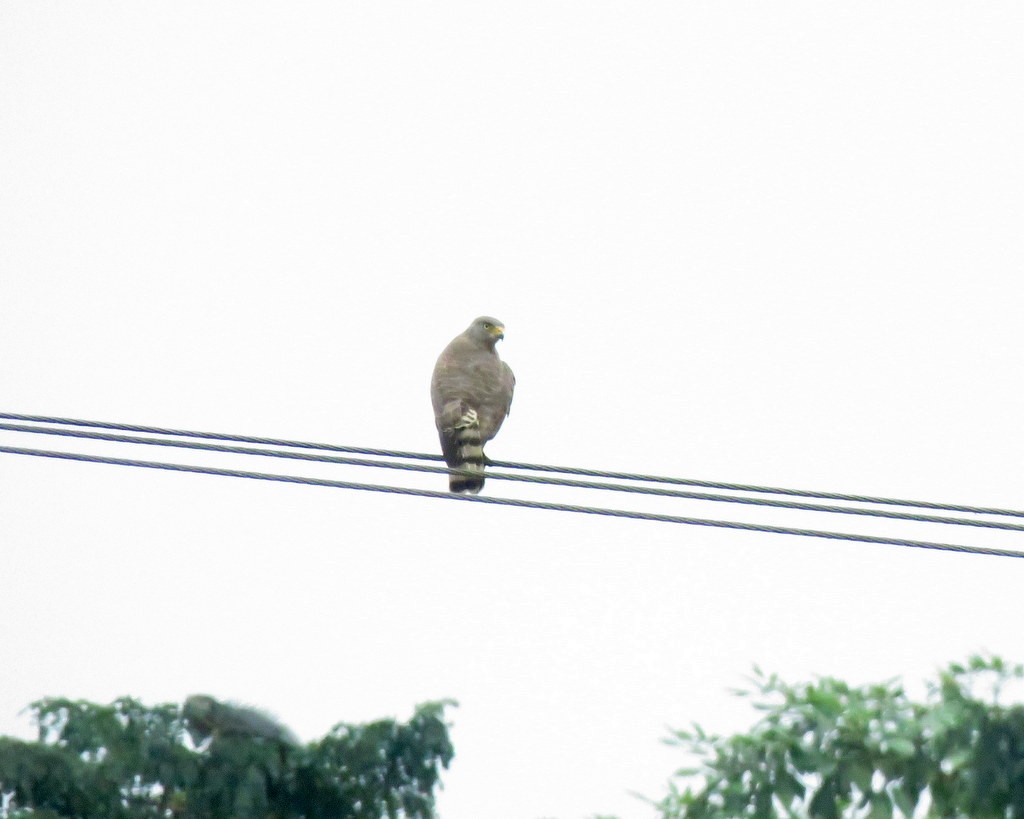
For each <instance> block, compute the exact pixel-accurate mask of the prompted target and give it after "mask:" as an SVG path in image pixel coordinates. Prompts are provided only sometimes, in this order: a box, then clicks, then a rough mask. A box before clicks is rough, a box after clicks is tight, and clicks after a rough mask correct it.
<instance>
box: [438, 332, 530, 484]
mask: <svg viewBox="0 0 1024 819" xmlns="http://www.w3.org/2000/svg"><path fill="white" fill-rule="evenodd" d="M504 337H505V325H503V324H502V323H501V322H500V321H498V320H497V319H496V318H491V317H490V316H481V317H480V318H478V319H474V320H473V323H472V324H470V325H469V327H467V328H466V330H465V332H463V333H462V334H461V335H457V336H456V337H455V338H453V339H452V340H451V343H450V344H449V345H448V346H447V347H445V348H444V351H443V352H442V353H441V355H440V356H438V359H437V364H436V365H435V366H434V375H433V378H431V380H430V400H431V402H432V403H433V405H434V423H435V424H436V425H437V433H438V435H439V436H440V438H441V452H442V453H443V454H444V460H445V462H446V463H447V464H448V466H449V467H450V468H452V469H459V470H462V471H463V472H464V473H470V474H462V475H449V476H448V488H449V489H450V490H451V491H452V492H469V493H471V494H473V495H475V494H476V493H477V492H479V491H480V490H481V489H482V488H483V485H484V463H485V462H486V458H485V456H484V444H486V443H487V442H488V441H489V440H491V438H493V437H494V436H495V435H497V433H498V430H499V429H500V428H501V423H502V421H504V420H505V416H506V415H508V412H509V407H511V405H512V391H513V390H514V389H515V386H516V378H515V376H514V375H512V370H511V369H509V366H508V364H506V363H505V362H504V361H502V360H501V359H500V358H498V351H497V350H495V349H494V346H495V345H496V344H497V343H498V342H499V341H500V340H501V339H503V338H504Z"/></svg>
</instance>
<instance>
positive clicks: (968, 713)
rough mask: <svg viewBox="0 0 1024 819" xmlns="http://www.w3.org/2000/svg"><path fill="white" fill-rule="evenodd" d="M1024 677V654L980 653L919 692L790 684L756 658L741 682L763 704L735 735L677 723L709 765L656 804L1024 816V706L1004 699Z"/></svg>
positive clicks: (715, 811) (714, 812) (680, 736)
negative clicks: (916, 697)
mask: <svg viewBox="0 0 1024 819" xmlns="http://www.w3.org/2000/svg"><path fill="white" fill-rule="evenodd" d="M1022 680H1024V667H1022V666H1019V665H1017V666H1011V665H1008V664H1006V663H1004V662H1003V661H1002V660H1000V659H998V658H982V657H973V658H971V660H970V661H969V662H968V663H966V664H957V663H954V664H952V665H950V666H949V667H948V668H947V669H946V670H944V671H942V672H941V673H940V674H939V678H938V680H937V681H936V682H932V683H929V686H928V695H927V697H926V700H925V702H915V701H913V700H912V699H911V698H910V697H909V696H908V695H907V694H906V692H905V691H904V690H903V687H902V686H901V685H900V684H898V683H897V682H887V683H882V684H879V685H869V686H864V687H860V688H857V687H853V686H850V685H848V684H847V683H845V682H842V681H841V680H836V679H832V678H823V679H819V680H816V681H814V682H810V683H801V684H797V685H790V684H787V683H784V682H782V681H781V680H779V679H778V678H777V677H776V676H775V675H772V676H765V675H764V674H762V673H761V672H760V670H758V669H755V677H754V679H753V683H754V690H753V691H738V692H736V693H737V694H739V695H741V696H749V695H751V694H753V695H755V696H756V697H757V701H756V702H755V708H757V709H759V710H761V711H763V712H764V716H763V717H762V718H761V720H760V721H758V722H757V724H755V725H754V727H753V728H752V729H751V730H750V731H749V732H748V733H745V734H738V735H735V736H731V737H720V736H711V735H708V734H706V733H704V731H702V730H701V729H700V727H698V726H695V728H694V730H693V731H679V732H677V733H676V734H675V736H674V738H673V739H671V740H669V741H670V743H672V744H676V745H681V746H683V747H686V748H688V749H689V750H690V752H691V753H693V754H694V755H696V756H697V757H698V759H699V760H700V765H699V766H698V767H696V768H692V769H687V770H682V771H678V772H677V774H676V779H675V780H674V781H673V782H671V783H670V793H669V795H668V796H667V797H665V799H664V800H662V801H661V802H660V803H659V804H658V807H659V809H660V810H661V812H662V815H663V817H664V819H727V818H728V819H733V817H755V818H756V819H773V817H811V818H812V819H819V818H820V819H840V817H844V818H845V817H857V818H858V819H859V817H870V819H879V818H881V819H889V817H905V818H907V819H909V817H915V819H917V818H918V817H923V816H926V817H929V818H930V817H943V819H946V818H947V817H948V818H949V819H953V818H954V817H957V818H958V817H970V819H989V818H990V817H991V818H992V819H995V817H1000V819H1014V818H1020V817H1024V706H1021V705H1019V704H1012V705H1005V704H1001V703H1000V695H1001V694H1003V693H1005V691H1006V689H1007V687H1008V686H1009V685H1011V684H1013V685H1015V687H1017V688H1018V689H1019V686H1020V684H1021V681H1022ZM1015 693H1017V695H1018V696H1019V694H1020V692H1019V690H1017V691H1016V692H1015Z"/></svg>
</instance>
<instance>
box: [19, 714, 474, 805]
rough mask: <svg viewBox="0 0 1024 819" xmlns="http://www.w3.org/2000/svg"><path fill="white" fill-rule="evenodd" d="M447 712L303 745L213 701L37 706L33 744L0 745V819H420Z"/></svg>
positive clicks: (446, 747) (446, 743)
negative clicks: (36, 731)
mask: <svg viewBox="0 0 1024 819" xmlns="http://www.w3.org/2000/svg"><path fill="white" fill-rule="evenodd" d="M452 704H453V703H452V702H451V701H442V702H432V703H426V704H424V705H421V706H419V707H417V708H416V711H415V713H414V715H413V717H412V719H410V720H409V722H407V723H399V722H396V721H394V720H379V721H377V722H372V723H369V724H366V725H346V724H338V725H336V726H335V727H334V728H332V729H331V730H330V731H329V732H328V734H327V735H326V736H324V737H323V738H322V739H320V740H317V741H316V742H311V743H310V744H308V745H305V746H302V745H299V744H298V743H297V740H296V739H295V737H294V735H292V734H291V732H290V731H288V730H287V729H286V728H284V727H283V726H281V725H279V724H278V723H277V722H276V721H275V720H273V719H272V718H270V717H269V716H267V715H266V714H263V713H262V712H260V711H258V710H256V709H253V708H248V707H244V706H235V705H231V704H227V703H220V702H218V701H216V700H214V699H213V698H211V697H204V696H197V697H190V698H189V700H187V701H186V704H185V706H184V707H179V706H178V705H173V704H170V705H156V706H152V707H147V706H144V705H143V704H142V703H140V702H139V701H137V700H134V699H131V698H128V697H125V698H122V699H118V700H115V701H114V702H113V703H111V704H110V705H97V704H95V703H90V702H83V701H73V700H67V699H47V700H40V701H39V702H36V703H33V705H32V706H31V708H32V711H33V714H34V717H35V720H36V722H37V724H38V726H39V738H38V740H37V741H34V742H26V741H22V740H17V739H13V738H10V737H0V799H2V801H0V817H3V818H4V819H8V817H9V818H10V819H14V817H22V816H24V817H28V816H32V817H35V818H36V819H144V818H145V819H149V818H150V817H153V818H154V819H155V818H156V817H161V819H163V818H164V817H167V818H169V819H170V818H171V817H173V818H175V819H221V818H222V817H223V818H224V819H227V818H228V817H231V819H250V817H252V819H256V818H257V817H258V819H328V817H330V818H331V819H335V818H336V817H342V816H344V817H352V819H381V817H389V819H396V818H397V817H408V819H429V817H433V815H434V788H435V787H436V786H438V785H439V782H440V773H441V769H442V768H447V767H448V764H449V762H450V761H451V759H452V756H453V753H454V752H453V749H452V745H451V742H450V740H449V737H448V726H447V724H446V722H445V721H444V709H445V707H447V706H449V705H452Z"/></svg>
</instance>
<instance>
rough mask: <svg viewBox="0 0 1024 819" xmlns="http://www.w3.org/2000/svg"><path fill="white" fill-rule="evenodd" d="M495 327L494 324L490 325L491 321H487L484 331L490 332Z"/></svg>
mask: <svg viewBox="0 0 1024 819" xmlns="http://www.w3.org/2000/svg"><path fill="white" fill-rule="evenodd" d="M493 326H494V325H493V324H491V323H490V322H489V321H485V322H484V329H485V330H490V329H491V328H492V327H493Z"/></svg>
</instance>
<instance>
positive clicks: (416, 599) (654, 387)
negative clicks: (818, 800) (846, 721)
mask: <svg viewBox="0 0 1024 819" xmlns="http://www.w3.org/2000/svg"><path fill="white" fill-rule="evenodd" d="M1022 37H1024V6H1022V5H1021V4H1020V3H1018V2H998V1H997V2H988V3H948V2H936V1H935V0H927V1H925V0H922V1H921V2H899V1H898V0H896V1H895V2H894V1H891V0H890V2H885V3H856V4H853V3H848V4H839V3H821V2H816V3H811V2H805V3H793V2H779V3H761V2H745V3H740V2H737V3H732V2H729V3H692V2H621V3H618V2H616V3H611V2H600V1H599V2H586V3H584V2H543V3H541V2H516V3H479V2H460V3H452V2H430V3H409V2H407V3H397V2H387V0H384V1H383V2H382V1H381V0H377V1H376V2H372V3H370V2H346V3H331V2H308V3H298V4H296V3H283V2H280V3H268V2H250V1H249V0H247V1H246V2H227V1H225V2H201V3H199V2H173V3H172V2H149V3H127V2H125V3H113V2H93V1H92V0H79V2H76V3H60V2H46V1H41V0H33V2H11V1H10V0H9V1H8V2H5V3H3V4H2V5H0V351H2V352H0V409H2V410H3V411H7V412H23V413H39V414H54V415H65V416H72V417H82V418H94V419H103V420H114V421H125V422H134V423H142V424H154V425H164V426H172V427H180V428H193V429H209V430H218V431H227V432H241V433H249V434H257V435H260V434H262V435H273V436H279V437H289V438H298V439H308V440H323V441H332V442H336V443H342V444H354V445H367V446H377V447H390V448H400V449H411V450H419V451H434V450H435V449H436V448H437V442H436V438H435V433H434V428H433V421H432V415H431V410H430V402H429V397H428V382H429V376H430V370H431V368H432V366H433V362H434V359H435V358H436V356H437V354H438V352H439V351H440V350H441V348H442V347H443V346H444V345H445V344H446V343H447V342H448V340H449V339H450V338H451V337H452V336H454V335H455V334H456V333H458V332H460V331H461V330H462V329H463V327H464V326H465V325H466V324H468V323H469V321H470V319H472V318H473V317H474V316H476V315H479V314H481V313H487V314H491V315H495V316H498V317H499V318H501V319H502V320H503V321H504V322H505V323H506V325H507V338H506V341H505V342H503V344H502V346H501V353H502V355H503V357H504V358H505V359H506V360H507V361H509V362H510V364H511V365H512V367H513V369H514V370H515V372H516V375H517V378H518V387H517V394H516V399H515V403H514V405H513V410H512V415H511V417H510V418H509V420H508V421H507V423H506V425H505V428H504V429H503V430H502V432H501V433H500V435H499V436H498V438H497V439H496V440H495V441H494V442H493V443H492V444H491V446H490V447H489V454H490V455H491V457H493V458H500V459H509V460H522V461H533V462H545V463H562V464H573V465H580V466H589V467H597V468H606V469H628V470H637V471H644V472H648V473H654V474H668V475H677V476H683V477H692V478H705V479H713V480H726V481H738V482H746V483H762V484H770V485H776V486H793V487H800V488H815V489H827V490H834V491H846V492H857V493H869V494H876V495H886V496H895V497H911V498H923V499H930V500H938V501H957V502H961V503H974V504H985V505H994V506H1009V507H1014V508H1019V507H1021V506H1024V499H1022V497H1021V486H1022V485H1024V438H1022V431H1021V417H1022V411H1024V394H1022V389H1021V366H1022V344H1021V322H1020V316H1021V295H1020V278H1021V271H1022V269H1024V240H1022V229H1021V228H1022V225H1024V150H1022V148H1021V146H1022V145H1024V119H1022V113H1021V111H1022V106H1021V89H1022V88H1024V60H1022V59H1021V42H1022V41H1024V39H1022ZM0 443H5V444H8V445H20V446H37V447H45V446H48V445H49V446H50V448H54V449H58V448H70V447H73V446H74V447H75V448H76V449H77V450H78V451H83V452H103V453H107V454H115V455H121V456H124V457H142V458H163V459H165V460H172V459H177V460H180V461H182V462H184V463H207V464H212V465H223V466H239V467H241V468H248V469H264V470H267V471H277V472H286V471H289V470H290V471H292V472H294V473H295V474H302V475H324V476H330V477H338V478H347V479H352V480H368V481H374V482H385V481H389V480H390V481H394V482H402V483H405V484H406V485H414V486H423V487H427V488H443V487H444V485H445V480H444V478H443V477H437V476H413V477H404V478H403V477H402V476H397V477H396V476H393V475H390V474H388V473H383V472H381V471H376V472H375V473H371V472H368V471H363V472H359V471H356V470H347V471H346V470H344V469H340V468H320V469H317V468H314V467H313V466H303V465H301V464H300V465H298V466H289V465H288V464H287V463H285V464H282V463H277V462H270V461H267V462H258V463H251V462H249V461H245V460H243V459H240V458H235V459H232V458H217V457H215V456H205V457H204V456H202V455H196V454H189V453H184V454H175V453H173V452H163V451H160V452H152V451H148V452H142V451H138V450H132V449H130V448H127V447H125V448H117V447H115V446H101V445H85V444H82V445H77V446H75V445H74V444H72V443H69V442H62V441H47V440H45V439H39V438H38V436H31V437H30V436H27V435H15V434H12V433H5V434H3V435H0ZM485 491H486V492H487V493H489V494H491V495H505V496H515V497H535V498H540V499H551V500H561V499H567V500H571V501H579V502H583V503H600V504H603V505H610V506H616V505H617V506H620V507H621V506H630V507H632V508H650V509H658V510H660V511H665V512H670V513H676V514H683V515H695V516H701V517H711V518H726V519H734V520H758V521H763V522H767V523H775V524H783V525H792V526H805V527H811V528H825V529H838V530H841V531H860V532H872V533H877V534H893V535H898V536H906V537H914V538H920V539H931V540H944V541H954V542H961V543H975V544H981V545H1010V546H1016V547H1019V548H1021V549H1024V537H1020V536H1017V537H1014V536H1010V535H1007V534H1005V533H999V532H986V531H984V530H971V529H960V528H953V527H944V528H939V527H935V526H920V525H916V526H915V525H897V524H895V523H892V522H886V521H880V522H879V521H875V522H871V521H862V520H859V519H857V518H849V517H846V516H843V517H839V516H824V515H820V514H816V513H789V514H780V513H775V512H771V511H770V510H769V511H765V512H760V513H758V512H752V511H750V510H746V509H743V508H732V507H731V506H728V505H724V504H699V503H694V502H684V501H676V502H671V503H666V502H660V503H658V502H645V501H644V499H630V498H625V499H622V498H615V497H610V498H609V497H600V498H596V497H592V496H589V495H581V494H580V493H574V492H564V493H557V492H554V491H546V490H543V489H530V488H528V487H525V488H524V487H517V486H507V485H502V484H500V483H498V482H496V481H492V482H490V483H489V484H488V486H487V488H486V490H485ZM648 500H649V499H648ZM0 567H2V568H0V574H2V580H0V587H2V593H0V653H2V657H3V671H2V676H0V732H8V733H17V734H27V732H28V725H27V722H26V720H25V717H24V716H19V712H20V711H21V709H23V708H24V706H25V705H26V704H27V703H29V702H30V701H32V700H34V699H36V698H38V697H41V696H45V695H67V696H71V697H82V698H88V699H93V700H99V701H109V700H110V699H112V698H114V697H117V696H119V695H123V694H130V695H133V696H137V697H140V698H142V699H143V700H145V701H147V702H163V701H177V700H181V699H182V698H184V697H185V696H186V695H188V694H189V693H193V692H197V691H205V692H209V693H211V694H213V695H215V696H218V697H222V698H228V699H237V700H241V701H245V702H250V703H254V704H258V705H260V706H263V707H266V708H268V709H270V710H271V711H273V712H275V713H276V714H277V715H279V716H280V717H281V718H282V719H283V720H284V721H285V722H287V723H288V724H289V725H291V726H292V727H293V728H294V729H295V730H296V731H297V732H298V733H299V734H300V735H301V736H303V737H304V738H306V739H312V738H314V737H317V736H319V735H321V734H323V733H324V732H325V731H326V730H327V729H328V728H329V727H330V726H331V725H332V724H333V723H334V722H336V721H339V720H345V721H362V720H369V719H374V718H377V717H380V716H386V715H394V716H398V717H400V718H405V717H407V716H408V715H409V714H410V712H411V709H412V706H413V704H414V703H417V702H421V701H424V700H427V699H433V698H441V697H454V698H457V699H458V700H459V701H460V702H461V706H460V707H459V708H458V709H457V710H455V711H453V712H451V716H452V718H453V721H454V728H453V737H454V742H455V745H456V750H457V757H456V759H455V760H454V763H453V766H452V768H451V770H450V771H449V772H448V773H447V775H446V776H445V784H446V789H445V790H444V792H443V794H442V795H441V797H440V801H439V808H440V812H441V815H442V817H443V819H480V817H487V818H488V819H540V817H558V819H582V817H585V816H589V815H591V814H594V813H597V812H602V813H613V812H614V813H617V814H619V815H620V816H621V817H622V818H623V819H638V818H639V817H647V816H648V815H649V814H650V809H649V808H648V807H647V806H645V805H644V804H643V803H642V802H640V801H638V800H637V799H635V798H633V797H631V796H630V795H629V793H628V792H629V791H630V790H636V791H640V792H643V793H646V794H648V795H651V796H659V795H661V793H662V792H663V783H664V781H665V780H666V778H667V776H668V775H669V774H670V773H671V771H672V770H674V769H675V768H676V767H679V766H680V765H681V764H683V761H684V760H683V759H682V758H681V757H680V756H679V755H678V752H674V751H672V750H670V749H667V748H664V747H662V746H661V745H660V744H659V740H660V739H661V738H662V737H663V736H664V735H665V733H666V726H669V725H676V726H685V725H686V724H688V723H689V722H690V721H691V720H697V721H700V722H701V723H702V724H704V725H706V726H707V727H708V728H710V729H712V730H719V731H729V730H734V729H739V728H741V727H743V726H745V725H747V724H749V722H751V721H752V720H753V718H754V714H753V713H752V712H749V711H748V710H746V706H745V705H744V703H742V702H740V701H737V700H735V699H734V698H732V697H731V696H730V695H729V694H728V692H727V689H728V688H730V687H732V686H735V685H737V684H740V683H741V682H742V678H743V675H744V674H746V673H747V672H748V670H749V668H750V666H751V664H752V663H755V662H757V663H760V664H761V665H763V666H764V667H765V668H766V669H768V670H775V671H779V672H781V673H782V674H784V675H786V676H788V677H790V678H799V677H801V676H804V675H808V674H811V673H823V674H835V675H839V676H843V677H846V678H849V679H851V680H853V681H855V682H864V681H869V680H877V679H881V678H888V677H891V676H894V675H900V674H905V675H907V677H908V680H910V681H918V680H920V679H922V678H923V677H925V676H927V675H929V674H931V673H932V671H933V670H934V669H935V668H936V667H937V666H938V665H941V664H943V663H945V662H947V661H949V660H952V659H958V658H961V657H963V656H964V655H965V654H967V653H968V652H973V651H978V650H990V651H993V652H997V653H1001V654H1003V655H1004V656H1006V657H1007V658H1008V659H1013V660H1017V661H1021V660H1024V645H1022V637H1021V628H1020V623H1021V610H1020V595H1021V589H1022V588H1024V561H1016V560H1010V559H998V558H988V557H965V556H957V555H951V554H940V553H931V552H924V551H919V550H909V549H901V548H896V547H886V546H871V545H864V544H843V543H836V542H829V541H816V540H808V539H802V538H794V537H783V536H777V535H758V534H748V533H741V532H729V531H716V530H707V529H698V528H691V527H685V526H674V525H667V524H655V523H644V522H632V521H622V520H611V519H596V518H588V517H582V516H573V515H568V514H556V513H550V512H541V511H536V512H534V511H528V510H513V509H506V508H497V507H485V506H481V505H472V504H463V503H447V502H441V501H436V500H424V499H414V498H399V497H391V496H382V495H369V494H362V493H354V492H346V491H340V490H332V489H321V488H311V487H301V486H288V485H282V484H261V483H256V482H248V481H242V480H231V479H225V478H215V477H207V476H198V475H179V474H170V473H154V472H147V471H144V470H137V469H125V468H119V467H112V466H96V465H87V464H76V463H67V462H50V461H43V460H38V459H30V458H25V457H20V456H13V455H2V456H0Z"/></svg>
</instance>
